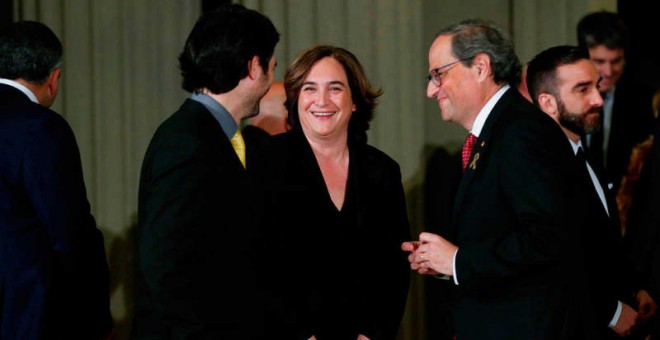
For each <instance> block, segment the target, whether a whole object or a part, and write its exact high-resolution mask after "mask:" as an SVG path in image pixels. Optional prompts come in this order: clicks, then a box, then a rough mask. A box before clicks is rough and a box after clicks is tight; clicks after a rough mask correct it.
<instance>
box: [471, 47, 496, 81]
mask: <svg viewBox="0 0 660 340" xmlns="http://www.w3.org/2000/svg"><path fill="white" fill-rule="evenodd" d="M472 66H473V67H474V70H475V72H476V74H477V77H478V78H479V79H485V78H487V77H489V76H490V74H491V73H492V72H491V68H490V57H489V56H488V54H486V53H479V54H477V55H476V56H474V59H472Z"/></svg>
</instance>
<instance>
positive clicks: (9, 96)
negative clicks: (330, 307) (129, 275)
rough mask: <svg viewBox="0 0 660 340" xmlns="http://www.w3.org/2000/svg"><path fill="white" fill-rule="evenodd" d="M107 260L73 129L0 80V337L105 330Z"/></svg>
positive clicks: (77, 335)
mask: <svg viewBox="0 0 660 340" xmlns="http://www.w3.org/2000/svg"><path fill="white" fill-rule="evenodd" d="M111 327H112V320H111V318H110V308H109V291H108V264H107V262H106V257H105V250H104V248H103V236H102V234H101V232H100V231H99V230H98V229H97V228H96V223H95V221H94V218H93V217H92V215H91V214H90V206H89V202H88V201H87V197H86V192H85V184H84V182H83V174H82V166H81V163H80V154H79V152H78V146H77V144H76V140H75V137H74V135H73V131H71V128H70V127H69V125H68V124H67V123H66V121H65V120H64V119H63V118H62V117H61V116H60V115H58V114H57V113H55V112H53V111H51V110H49V109H47V108H45V107H42V106H40V105H38V104H36V103H33V102H31V101H30V100H29V98H28V97H27V96H26V95H25V94H23V93H22V92H21V91H19V90H17V89H15V88H13V87H11V86H8V85H3V84H0V338H1V339H94V338H100V337H101V336H104V335H106V334H108V333H109V332H110V329H111Z"/></svg>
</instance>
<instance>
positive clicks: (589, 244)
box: [528, 46, 655, 338]
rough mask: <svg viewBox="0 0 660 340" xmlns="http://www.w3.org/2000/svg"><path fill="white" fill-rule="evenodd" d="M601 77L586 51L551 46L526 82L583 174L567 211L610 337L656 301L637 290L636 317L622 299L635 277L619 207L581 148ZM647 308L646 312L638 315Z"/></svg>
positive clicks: (599, 318)
mask: <svg viewBox="0 0 660 340" xmlns="http://www.w3.org/2000/svg"><path fill="white" fill-rule="evenodd" d="M599 78H600V75H599V74H598V71H597V70H596V67H595V66H594V64H593V63H592V62H591V60H589V53H588V52H587V51H586V50H585V49H582V48H578V47H574V46H557V47H553V48H549V49H547V50H545V51H543V52H541V53H540V54H539V55H537V56H536V57H534V59H533V60H532V61H531V62H530V63H529V69H528V84H529V91H530V93H531V94H532V97H533V101H534V104H535V105H536V106H537V107H538V108H540V109H541V110H542V111H544V112H545V113H547V114H548V115H549V116H550V117H551V118H552V119H553V120H555V121H556V122H557V123H558V124H559V125H560V126H561V128H562V130H563V131H564V133H565V134H566V137H567V138H568V140H569V142H570V144H571V146H572V147H573V150H574V151H575V154H576V155H577V157H576V159H577V160H578V164H577V167H578V168H579V169H580V172H581V174H582V176H581V177H580V178H581V179H578V185H580V188H581V189H580V190H578V191H576V193H577V194H578V195H581V196H580V198H579V200H578V201H579V202H581V204H580V205H579V206H575V212H574V213H572V214H571V215H572V216H574V219H580V220H581V221H582V222H581V223H580V229H579V232H577V233H576V235H575V236H576V237H578V238H579V239H580V244H581V245H582V250H583V252H582V253H583V255H582V256H583V257H584V262H585V270H586V273H587V286H588V287H589V292H588V293H589V295H590V296H591V301H592V303H593V308H594V312H595V322H596V324H595V327H597V328H598V330H599V333H601V335H602V336H603V337H605V338H610V337H614V333H613V332H612V331H610V330H609V329H608V327H606V326H609V328H610V329H612V330H613V331H614V332H616V333H617V334H618V335H620V336H626V335H629V334H630V332H631V331H632V330H633V328H634V326H635V325H636V323H637V320H638V318H641V319H650V317H651V316H652V314H653V311H654V310H655V303H654V302H653V300H652V299H651V298H650V295H649V294H648V293H647V292H646V291H645V290H641V291H639V292H637V294H635V296H636V300H637V301H636V305H638V306H639V310H640V315H639V316H638V313H637V312H636V311H635V310H634V309H633V308H632V307H631V306H630V305H628V304H626V302H630V301H628V297H630V296H633V289H634V287H635V284H634V283H635V282H634V280H635V279H634V275H632V272H628V269H629V268H630V267H631V266H630V265H629V264H627V262H626V261H625V257H624V256H623V253H622V251H623V249H622V244H621V234H620V228H619V219H618V214H617V212H618V210H617V208H616V205H615V204H614V198H613V196H612V195H611V193H610V191H609V190H608V189H607V188H606V187H605V182H604V181H603V179H602V171H601V170H602V169H601V168H600V167H599V166H598V165H597V164H593V165H592V164H590V162H589V161H587V160H586V159H585V155H584V150H583V147H582V141H581V139H582V137H583V136H584V135H585V134H587V133H594V132H596V131H597V130H598V129H599V128H600V119H599V118H600V108H601V107H602V105H603V100H602V98H601V96H600V93H599V92H598V83H599ZM613 268H616V270H614V271H615V272H616V274H615V275H612V272H613ZM603 282H608V284H603ZM646 311H650V315H642V314H643V312H646Z"/></svg>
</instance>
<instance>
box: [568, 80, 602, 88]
mask: <svg viewBox="0 0 660 340" xmlns="http://www.w3.org/2000/svg"><path fill="white" fill-rule="evenodd" d="M599 80H600V79H599ZM591 84H593V82H592V81H583V82H579V83H577V84H575V85H574V86H573V90H577V89H579V88H581V87H586V86H589V85H591Z"/></svg>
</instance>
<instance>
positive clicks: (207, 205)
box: [134, 5, 279, 339]
mask: <svg viewBox="0 0 660 340" xmlns="http://www.w3.org/2000/svg"><path fill="white" fill-rule="evenodd" d="M278 41H279V34H278V33H277V30H276V29H275V27H274V26H273V24H272V23H271V21H270V20H269V19H268V18H266V17H265V16H263V15H261V14H260V13H258V12H255V11H253V10H248V9H246V8H245V7H243V6H240V5H228V6H224V7H221V8H220V9H218V10H216V11H213V12H210V13H208V14H205V15H204V16H202V17H201V18H200V19H199V20H198V21H197V23H196V24H195V27H194V28H193V30H192V32H191V33H190V35H189V36H188V39H187V41H186V44H185V47H184V50H183V52H182V53H181V55H180V57H179V62H180V68H181V74H182V76H183V88H184V89H185V90H186V91H189V92H192V96H191V97H190V98H189V99H187V100H186V101H185V102H184V103H183V105H181V107H180V108H179V110H178V111H176V112H175V113H174V114H173V115H172V116H170V117H169V118H168V119H167V120H165V121H164V122H163V123H162V124H161V125H160V127H159V128H158V130H157V131H156V133H155V134H154V136H153V138H152V140H151V143H150V145H149V148H148V150H147V153H146V155H145V157H144V162H143V164H142V172H141V177H140V192H139V206H138V237H139V260H138V263H139V276H138V282H139V288H138V289H139V291H138V305H137V310H136V324H135V329H134V337H135V338H140V339H170V338H171V339H183V338H186V339H188V338H190V339H193V338H194V339H258V338H267V336H272V334H269V331H268V330H267V328H266V326H265V323H266V321H270V320H269V318H268V317H267V313H268V311H267V310H266V309H267V307H268V303H267V301H266V300H265V298H264V297H263V296H262V295H261V293H262V291H263V290H262V288H263V287H260V284H261V282H260V276H259V272H258V270H259V269H261V268H260V263H259V261H260V260H261V259H262V255H263V254H262V253H261V252H262V249H261V244H262V242H261V240H260V236H261V234H260V230H259V228H260V226H261V215H262V208H263V201H262V200H263V195H260V193H259V190H260V185H259V184H258V183H257V182H255V181H253V180H252V177H251V174H250V171H249V170H250V169H251V167H252V166H253V164H251V159H252V158H251V157H250V155H249V154H250V152H251V149H249V148H248V149H247V150H245V144H244V143H243V141H242V137H240V133H237V131H238V125H239V122H240V120H242V119H244V118H247V117H250V116H252V115H255V114H257V113H258V112H259V100H260V99H261V98H262V97H263V96H264V94H265V93H266V92H267V91H268V88H269V86H270V84H271V83H272V81H273V73H274V68H275V64H276V62H275V57H274V55H273V51H274V49H275V45H276V44H277V42H278ZM246 152H247V154H248V155H246ZM246 169H247V170H246Z"/></svg>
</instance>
